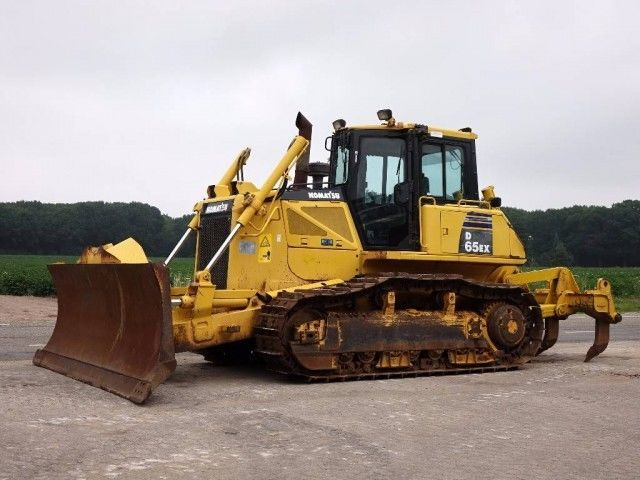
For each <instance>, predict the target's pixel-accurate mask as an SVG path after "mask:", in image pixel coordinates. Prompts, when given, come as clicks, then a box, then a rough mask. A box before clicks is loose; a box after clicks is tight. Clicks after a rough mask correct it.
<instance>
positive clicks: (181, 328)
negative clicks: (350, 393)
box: [33, 109, 621, 403]
mask: <svg viewBox="0 0 640 480" xmlns="http://www.w3.org/2000/svg"><path fill="white" fill-rule="evenodd" d="M378 120H379V122H378V123H375V124H371V125H361V126H347V123H346V121H344V120H343V119H338V120H336V121H335V122H333V133H332V135H330V136H329V137H327V138H326V139H325V148H326V149H327V150H328V151H329V161H328V162H310V158H309V151H310V150H309V147H310V142H311V132H312V125H311V123H310V122H309V121H308V120H307V119H306V118H305V117H304V116H303V115H302V114H300V113H299V114H298V116H297V119H296V126H297V128H298V134H297V135H296V136H295V137H294V139H293V140H292V142H291V144H290V145H289V147H288V148H287V150H286V152H285V154H284V156H283V157H282V159H281V160H280V161H279V162H278V163H277V164H276V166H275V168H274V169H273V171H272V172H271V174H270V175H269V176H268V178H267V179H266V180H265V181H264V183H263V185H262V186H261V187H260V188H258V187H257V186H256V185H254V184H253V183H251V182H248V181H244V167H245V166H246V164H247V161H248V159H249V157H250V153H251V152H250V149H245V150H242V151H241V152H240V153H239V154H238V156H237V157H236V158H235V159H234V160H233V161H232V162H231V165H230V166H229V168H228V170H227V171H226V172H225V173H224V175H223V176H222V178H221V179H220V181H219V182H218V183H216V184H214V185H210V186H209V187H208V188H207V196H206V198H204V199H203V200H201V201H198V202H197V203H196V204H195V206H194V208H193V211H194V215H193V218H192V219H191V221H190V223H189V224H188V226H187V229H186V231H185V233H184V235H183V236H182V238H181V239H180V240H179V242H178V243H177V245H176V246H175V248H174V249H173V251H171V253H170V254H169V255H168V257H167V258H166V260H165V261H164V262H157V263H152V262H150V261H149V260H148V258H147V256H146V254H145V252H144V250H143V248H142V247H141V246H140V245H139V244H138V243H137V242H136V241H135V240H133V239H131V238H129V239H126V240H124V241H122V242H120V243H118V244H115V245H113V244H108V245H103V246H100V247H88V248H86V249H85V251H84V252H82V255H81V257H80V260H79V261H78V263H76V264H52V265H49V270H50V272H51V274H52V277H53V280H54V283H55V287H56V291H57V295H58V318H57V321H56V325H55V328H54V331H53V333H52V336H51V338H50V340H49V342H48V343H47V345H46V346H45V347H44V348H42V349H40V350H38V351H37V352H36V353H35V356H34V359H33V362H34V363H35V364H36V365H39V366H41V367H45V368H48V369H51V370H54V371H56V372H59V373H62V374H64V375H67V376H69V377H72V378H75V379H77V380H80V381H83V382H86V383H88V384H91V385H94V386H96V387H100V388H102V389H105V390H107V391H109V392H112V393H115V394H117V395H120V396H122V397H124V398H127V399H129V400H131V401H133V402H136V403H143V402H144V401H145V400H146V399H147V398H148V397H149V395H150V394H151V392H152V390H153V389H154V388H155V387H157V386H158V385H159V384H161V383H162V382H164V381H165V380H166V379H167V378H168V377H169V376H170V375H171V373H172V372H173V371H174V370H175V368H176V359H175V353H176V352H185V351H188V352H197V353H201V354H202V355H203V356H204V358H205V359H206V360H210V361H214V362H223V361H233V360H234V359H238V358H242V357H247V356H252V357H255V358H256V359H258V360H260V361H262V362H264V363H265V364H266V365H267V367H268V368H270V369H272V370H274V371H277V372H281V373H284V374H287V375H292V376H295V377H299V378H301V379H305V380H309V381H316V380H324V381H327V380H328V381H330V380H351V379H354V380H355V379H375V378H392V377H407V376H418V375H430V374H447V373H463V372H476V373H479V372H489V371H504V370H512V369H517V368H519V367H520V366H522V365H524V364H525V363H527V362H529V361H530V360H531V359H532V358H534V357H535V356H536V355H538V354H539V353H541V352H543V351H545V350H546V349H548V348H550V347H551V346H553V345H554V343H555V342H556V340H557V339H558V333H559V322H560V321H561V320H563V319H566V318H567V317H568V316H569V315H571V314H574V313H576V312H584V313H586V314H587V315H588V316H589V317H591V318H593V319H594V320H595V340H594V343H593V345H592V346H591V348H590V349H589V351H588V352H587V355H586V358H585V361H589V360H591V359H592V358H594V357H595V356H597V355H598V354H600V353H601V352H603V351H604V350H605V348H606V347H607V344H608V342H609V325H610V324H612V323H617V322H619V321H621V316H620V314H619V313H618V312H617V311H616V307H615V305H614V301H613V296H612V291H611V285H610V283H609V282H608V281H607V280H606V279H599V280H598V281H597V284H596V285H595V287H594V289H592V290H586V291H581V290H580V288H579V287H578V284H577V282H576V280H575V278H574V276H573V274H572V273H571V271H570V270H569V269H567V268H564V267H555V268H546V269H541V270H528V269H525V270H523V269H522V267H523V265H524V264H525V263H526V261H527V259H526V255H525V250H524V246H523V242H522V241H521V240H520V239H519V237H518V235H517V233H516V232H515V230H514V228H513V226H512V225H511V223H510V222H509V220H508V219H507V217H506V216H505V214H504V212H503V211H502V209H501V203H502V202H501V199H500V197H497V196H496V194H495V189H494V187H492V186H489V187H487V188H484V189H482V190H481V191H479V189H478V179H477V166H476V149H475V141H476V139H477V138H478V137H477V135H476V133H474V132H473V131H472V130H471V128H461V129H446V128H440V127H436V126H432V125H423V124H418V123H405V122H399V121H396V120H395V119H394V117H393V114H392V112H391V110H389V109H383V110H380V111H378ZM292 177H293V178H292ZM191 235H195V236H196V238H195V255H194V266H193V277H192V280H191V282H190V283H189V284H188V285H183V286H180V285H176V286H172V285H171V284H170V276H169V268H170V264H171V262H172V260H173V259H174V258H176V256H177V255H178V254H179V252H180V250H181V249H182V248H183V246H184V245H185V243H186V242H187V240H188V238H189V237H190V236H191Z"/></svg>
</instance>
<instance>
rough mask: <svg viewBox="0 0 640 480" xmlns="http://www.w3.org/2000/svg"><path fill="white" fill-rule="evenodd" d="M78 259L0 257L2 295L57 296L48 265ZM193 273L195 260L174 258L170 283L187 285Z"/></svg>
mask: <svg viewBox="0 0 640 480" xmlns="http://www.w3.org/2000/svg"><path fill="white" fill-rule="evenodd" d="M77 259H78V257H74V256H64V255H58V256H56V255H0V295H35V296H38V297H45V296H48V295H55V293H56V292H55V289H54V288H53V283H52V281H51V275H49V271H48V270H47V265H48V264H50V263H56V262H64V263H75V262H76V260H77ZM152 260H153V261H160V260H162V259H160V258H152ZM192 272H193V260H192V259H190V258H176V259H174V260H173V262H172V263H171V284H172V285H186V284H187V283H188V282H189V281H190V280H191V275H192Z"/></svg>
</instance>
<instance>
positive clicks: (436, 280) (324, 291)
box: [255, 273, 544, 382]
mask: <svg viewBox="0 0 640 480" xmlns="http://www.w3.org/2000/svg"><path fill="white" fill-rule="evenodd" d="M389 291H393V292H400V293H403V292H404V293H405V294H406V295H410V294H411V292H419V293H420V292H423V294H424V292H428V294H426V295H428V296H430V298H432V299H435V298H437V296H438V295H443V294H446V293H449V292H453V293H455V294H456V295H458V296H460V297H461V298H464V299H465V301H466V303H467V307H468V306H469V305H471V306H472V307H473V309H474V310H475V311H477V312H479V314H482V312H484V311H486V310H491V306H492V305H495V304H496V303H500V302H504V303H507V304H509V305H514V306H516V307H517V308H518V309H520V311H522V313H523V314H524V317H525V321H526V331H525V334H524V339H523V340H522V342H521V343H520V344H519V345H518V346H517V347H516V348H514V349H511V350H510V351H508V352H502V351H501V352H499V354H498V356H497V357H496V361H495V362H491V363H489V364H486V363H485V364H480V365H462V366H461V365H459V364H451V363H450V362H448V361H447V360H446V354H445V355H444V356H442V352H441V351H440V358H437V359H434V360H433V361H432V362H431V361H430V360H429V361H426V362H425V361H420V362H418V361H415V362H413V364H412V365H410V366H409V367H406V368H381V367H379V366H378V367H376V366H375V365H374V364H373V363H371V364H364V365H363V364H362V363H361V362H360V363H358V362H350V363H349V364H348V367H349V368H344V369H341V368H338V369H337V370H336V369H327V370H309V369H307V368H305V367H304V366H303V365H302V364H301V363H300V361H299V360H298V358H296V355H295V354H294V352H293V351H292V348H291V343H290V342H291V340H292V338H293V333H292V332H294V331H295V329H296V328H297V326H298V325H297V324H296V323H301V322H300V321H299V320H298V321H297V322H296V318H295V314H296V312H299V311H301V310H302V309H305V308H306V309H315V310H320V311H323V312H330V313H331V315H332V318H334V319H338V320H339V321H340V322H342V323H343V325H347V324H348V322H350V321H353V319H354V318H356V317H357V316H358V314H359V313H362V312H359V311H358V307H359V305H361V304H362V302H363V301H370V300H371V299H372V298H380V296H382V295H384V294H385V293H386V292H389ZM543 331H544V324H543V320H542V315H541V311H540V307H539V305H538V303H537V302H536V300H535V298H534V296H533V295H532V294H530V293H528V292H526V291H525V290H523V289H522V288H520V287H518V286H514V285H508V284H500V283H487V282H477V281H474V280H469V279H465V278H463V277H462V276H460V275H430V274H407V273H383V274H378V275H375V276H373V275H361V276H357V277H354V278H353V279H351V280H349V281H346V282H344V283H340V284H337V285H332V286H324V287H320V288H315V289H308V290H297V291H294V292H281V293H280V294H278V295H277V296H276V297H275V298H273V299H272V301H271V302H270V303H268V304H265V305H264V306H263V307H262V310H261V314H260V317H259V320H258V324H257V326H256V327H255V337H256V346H257V348H256V353H257V354H258V356H259V357H261V358H262V359H263V360H264V361H265V362H266V363H267V365H268V367H269V368H270V369H272V370H274V371H277V372H280V373H284V374H287V375H292V376H295V377H298V378H302V379H304V380H307V381H312V382H317V381H346V380H372V379H378V378H398V377H400V378H401V377H415V376H423V375H443V374H459V373H483V372H488V371H505V370H512V369H515V368H518V366H520V365H522V364H523V363H526V362H528V361H529V360H530V359H531V358H532V357H534V356H535V354H536V352H537V351H538V349H539V348H540V345H541V342H542V335H543ZM377 347H378V348H376V349H375V350H374V351H370V350H366V351H362V352H358V351H356V352H352V353H350V354H348V355H350V357H349V358H352V359H353V358H358V355H365V354H366V355H371V354H375V355H377V356H379V355H381V354H384V353H385V349H382V350H380V348H379V345H377ZM431 353H432V352H431V351H427V350H423V351H421V352H420V354H421V355H425V354H428V355H430V354H431ZM417 354H418V353H416V355H417ZM354 355H355V357H354ZM433 357H434V358H436V355H435V354H434V355H433Z"/></svg>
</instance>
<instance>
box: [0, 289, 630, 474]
mask: <svg viewBox="0 0 640 480" xmlns="http://www.w3.org/2000/svg"><path fill="white" fill-rule="evenodd" d="M55 313H56V303H55V300H54V299H42V298H32V297H6V296H0V424H1V425H2V428H0V444H1V445H2V447H3V448H2V455H0V479H3V478H7V479H8V478H136V479H137V478H142V479H147V478H148V479H151V478H154V479H155V478H196V477H197V478H200V479H202V478H221V479H226V478H229V479H231V478H256V479H258V478H276V477H277V478H379V477H394V478H415V479H419V478H420V479H422V478H429V477H431V478H456V479H458V478H509V479H513V478H532V477H536V478H542V479H556V478H576V479H577V478H587V479H591V478H593V479H596V478H604V477H608V478H635V477H636V476H637V472H638V471H640V459H639V457H638V455H637V445H638V442H639V441H640V407H638V398H640V315H638V314H630V315H626V316H625V318H624V320H623V322H622V323H621V324H619V325H614V326H612V329H611V330H612V340H611V343H610V344H609V348H608V349H607V350H606V351H605V352H604V353H603V354H602V355H601V356H600V357H598V358H597V359H595V360H594V361H593V362H591V363H588V364H585V363H582V358H583V356H584V353H585V352H586V350H587V348H588V346H589V345H590V343H591V341H592V335H593V326H592V324H591V322H587V321H585V320H584V319H581V318H580V317H576V318H575V319H571V320H568V321H567V322H564V323H563V324H561V334H560V341H559V342H558V344H557V345H556V346H555V347H553V348H552V349H551V350H550V351H549V352H545V354H543V355H542V356H541V357H538V358H537V359H536V360H535V361H534V362H533V363H532V364H531V365H528V366H527V367H525V368H524V369H522V370H519V371H515V372H507V373H492V374H483V375H458V376H444V377H423V378H413V379H403V380H379V381H371V382H347V383H335V384H311V385H308V384H300V383H295V382H291V381H288V380H286V379H283V378H282V377H279V376H276V375H272V374H269V373H266V372H263V371H262V370H260V369H256V368H246V367H245V368H240V367H232V368H223V367H215V366H213V365H211V364H208V363H206V362H203V361H202V358H201V357H200V356H198V355H192V354H181V355H179V356H178V368H177V370H176V372H175V374H174V375H173V376H172V377H171V378H170V379H169V380H168V381H167V383H165V384H164V385H162V386H160V387H158V389H157V390H156V391H155V392H154V393H153V395H152V397H151V399H150V401H149V403H148V404H146V405H145V406H142V407H140V406H136V405H134V404H132V403H130V402H128V401H126V400H123V399H121V398H119V397H116V396H113V395H110V394H108V393H106V392H104V391H101V390H99V389H95V388H92V387H89V386H87V385H84V384H82V383H79V382H75V381H73V380H70V379H68V378H66V377H63V376H60V375H57V374H55V373H53V372H50V371H48V370H44V369H40V368H37V367H34V366H33V365H32V364H31V356H32V355H33V352H34V351H35V350H36V349H37V348H38V345H40V344H43V343H45V342H46V340H47V339H48V336H49V335H50V332H51V330H52V328H53V322H54V320H55Z"/></svg>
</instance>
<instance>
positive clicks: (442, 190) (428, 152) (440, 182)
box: [420, 143, 464, 200]
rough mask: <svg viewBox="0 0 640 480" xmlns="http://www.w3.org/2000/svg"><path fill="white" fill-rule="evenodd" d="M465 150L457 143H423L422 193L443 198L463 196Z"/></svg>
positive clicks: (452, 198) (455, 198) (454, 198)
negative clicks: (456, 144)
mask: <svg viewBox="0 0 640 480" xmlns="http://www.w3.org/2000/svg"><path fill="white" fill-rule="evenodd" d="M463 165H464V151H463V150H462V148H461V147H458V146H455V145H443V144H436V143H423V144H422V165H421V178H420V193H421V194H422V195H429V196H432V197H436V198H441V199H443V200H458V199H459V198H462V195H463V193H464V192H463V188H462V169H463Z"/></svg>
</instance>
